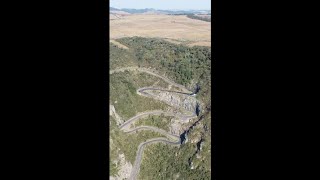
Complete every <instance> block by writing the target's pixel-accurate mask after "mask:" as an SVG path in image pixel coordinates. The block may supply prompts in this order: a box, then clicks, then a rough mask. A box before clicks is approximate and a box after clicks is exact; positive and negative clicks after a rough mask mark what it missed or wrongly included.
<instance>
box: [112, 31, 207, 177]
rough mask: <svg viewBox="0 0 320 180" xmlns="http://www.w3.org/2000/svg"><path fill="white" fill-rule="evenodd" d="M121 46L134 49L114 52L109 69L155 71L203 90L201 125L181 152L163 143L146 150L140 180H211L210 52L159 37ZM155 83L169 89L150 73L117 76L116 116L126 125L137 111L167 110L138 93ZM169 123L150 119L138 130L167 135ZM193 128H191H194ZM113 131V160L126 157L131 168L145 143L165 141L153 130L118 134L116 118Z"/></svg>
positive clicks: (159, 118)
mask: <svg viewBox="0 0 320 180" xmlns="http://www.w3.org/2000/svg"><path fill="white" fill-rule="evenodd" d="M117 41H118V42H120V43H121V44H123V45H125V46H127V47H128V48H129V49H121V48H117V47H116V46H112V47H110V53H111V55H110V57H111V59H110V66H111V67H110V69H116V68H119V67H128V66H140V67H145V68H149V67H151V68H155V69H156V70H157V71H158V72H159V73H160V74H165V76H166V77H168V78H169V79H171V80H173V81H174V82H177V83H179V84H182V85H185V86H186V87H188V88H189V89H190V90H194V89H195V87H196V86H197V85H198V86H199V87H200V90H199V92H198V93H197V96H196V98H197V99H198V100H199V101H200V102H201V113H200V116H199V118H200V121H199V123H198V124H196V125H194V127H193V128H191V129H190V130H189V133H188V142H187V143H185V144H182V145H181V146H180V147H173V146H171V145H167V144H163V143H156V144H152V145H148V146H146V148H145V150H144V155H143V160H142V163H141V167H140V173H139V179H211V175H210V173H211V117H210V115H211V113H210V111H211V79H210V76H211V49H210V48H208V47H201V46H195V47H188V46H184V45H178V44H173V43H169V42H167V41H164V40H161V39H156V38H141V37H134V38H122V39H117ZM156 82H158V84H157V86H160V87H164V88H167V86H168V84H167V83H166V82H164V81H163V80H161V79H159V78H157V77H154V76H151V75H149V74H146V73H135V72H131V71H126V72H122V73H115V74H112V75H111V77H110V99H111V103H112V104H113V105H114V106H115V109H116V111H117V113H118V114H119V115H120V116H121V117H122V118H124V119H125V120H127V119H128V118H130V117H133V116H134V115H136V114H137V113H138V112H143V111H148V110H155V109H166V108H167V107H168V105H166V104H164V103H162V102H159V101H157V100H154V99H152V98H146V97H142V96H139V95H138V94H137V93H136V90H137V89H138V88H141V87H146V86H151V85H153V84H154V83H156ZM115 102H117V103H115ZM170 120H171V117H162V116H150V117H148V118H146V119H141V120H139V121H137V122H136V124H135V126H136V127H137V126H139V125H149V126H155V127H159V128H161V129H164V130H168V128H169V127H168V124H169V123H168V122H170ZM192 123H193V122H190V123H188V124H190V126H191V124H192ZM110 130H111V132H110V136H111V139H112V140H113V145H112V146H113V147H112V148H111V153H110V156H111V159H112V158H116V157H117V156H118V155H119V154H121V153H124V154H125V157H126V159H127V160H129V161H130V162H131V163H132V164H133V162H134V159H135V155H136V151H137V147H138V145H139V144H140V143H141V142H143V141H145V140H147V139H150V138H154V137H163V136H161V135H160V134H158V133H155V132H152V131H140V132H139V133H133V134H125V133H124V132H122V131H120V130H119V129H118V127H117V126H116V124H115V120H114V119H111V122H110ZM200 142H202V143H201V150H200V149H199V144H200ZM118 149H120V150H118ZM191 167H193V169H191ZM110 170H111V175H112V174H116V172H117V168H116V166H115V164H113V163H112V162H110Z"/></svg>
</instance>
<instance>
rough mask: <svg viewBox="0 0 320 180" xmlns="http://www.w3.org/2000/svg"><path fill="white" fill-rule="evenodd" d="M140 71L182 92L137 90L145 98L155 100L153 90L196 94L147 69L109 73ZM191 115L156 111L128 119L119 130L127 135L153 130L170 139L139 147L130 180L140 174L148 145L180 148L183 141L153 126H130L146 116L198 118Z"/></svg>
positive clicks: (158, 140) (194, 114)
mask: <svg viewBox="0 0 320 180" xmlns="http://www.w3.org/2000/svg"><path fill="white" fill-rule="evenodd" d="M126 70H127V71H140V72H145V73H148V74H150V75H153V76H156V77H158V78H161V79H163V80H164V81H165V82H167V83H169V84H171V85H173V86H176V87H178V88H180V89H181V90H182V92H179V91H172V90H166V89H161V88H154V87H143V88H140V89H138V90H137V94H139V95H141V96H145V97H149V98H155V96H154V95H153V94H149V93H148V91H153V90H159V91H166V92H170V93H179V94H182V95H186V96H193V95H194V94H193V93H192V92H191V91H189V90H188V89H187V88H185V87H184V86H182V85H180V84H177V83H175V82H173V81H171V80H170V79H168V78H166V77H164V76H161V75H159V74H156V73H154V72H152V71H150V70H148V69H146V68H138V67H126V68H119V69H116V70H111V71H110V72H109V73H110V74H113V73H117V72H124V71H126ZM155 99H156V98H155ZM190 113H191V115H186V114H178V113H172V112H164V111H163V110H154V111H148V112H143V113H140V114H137V115H135V116H134V117H131V118H130V119H128V120H127V121H126V122H124V123H123V124H122V125H121V126H120V127H119V128H120V129H121V130H122V131H124V132H125V133H133V132H136V131H138V130H151V131H155V132H158V133H160V134H162V135H164V136H166V137H167V138H168V139H166V138H160V137H159V138H153V139H149V140H147V141H146V142H143V143H141V144H140V145H139V146H138V150H137V155H136V159H135V162H134V166H133V169H132V171H131V174H130V177H129V179H130V180H135V179H136V178H137V174H138V173H139V169H140V164H141V160H142V153H143V149H144V147H145V146H146V145H149V144H153V143H158V142H161V143H166V144H171V145H175V146H179V145H180V144H181V140H180V137H179V136H177V135H174V134H171V133H169V132H167V131H165V130H163V129H159V128H157V127H153V126H139V127H135V128H133V129H130V125H131V124H133V123H134V122H135V121H137V120H139V119H141V118H144V117H146V116H149V115H161V114H163V115H165V116H174V117H177V118H179V119H180V120H182V121H186V120H188V119H192V118H194V117H196V116H197V115H196V113H195V112H191V111H190Z"/></svg>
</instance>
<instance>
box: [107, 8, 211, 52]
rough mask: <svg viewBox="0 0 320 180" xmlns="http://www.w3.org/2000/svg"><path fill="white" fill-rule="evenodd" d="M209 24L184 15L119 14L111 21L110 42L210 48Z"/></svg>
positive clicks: (111, 18) (113, 16)
mask: <svg viewBox="0 0 320 180" xmlns="http://www.w3.org/2000/svg"><path fill="white" fill-rule="evenodd" d="M210 24H211V23H210V22H205V21H201V20H197V19H190V18H188V17H186V16H185V15H163V14H124V13H123V14H118V15H112V16H111V17H110V38H111V39H112V40H115V39H118V38H123V37H134V36H140V37H149V38H163V39H166V40H168V41H170V42H175V43H177V44H185V45H189V46H193V45H198V46H211V25H210Z"/></svg>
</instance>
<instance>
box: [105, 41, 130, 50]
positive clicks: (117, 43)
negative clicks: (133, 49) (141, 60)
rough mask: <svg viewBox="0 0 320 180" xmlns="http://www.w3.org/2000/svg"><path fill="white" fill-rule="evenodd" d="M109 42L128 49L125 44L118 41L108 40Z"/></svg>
mask: <svg viewBox="0 0 320 180" xmlns="http://www.w3.org/2000/svg"><path fill="white" fill-rule="evenodd" d="M110 42H111V43H112V44H114V45H116V46H118V47H119V48H122V49H129V48H128V47H127V46H125V45H123V44H121V43H119V42H118V41H115V40H110Z"/></svg>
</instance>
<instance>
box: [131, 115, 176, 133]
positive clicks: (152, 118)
mask: <svg viewBox="0 0 320 180" xmlns="http://www.w3.org/2000/svg"><path fill="white" fill-rule="evenodd" d="M172 118H173V117H168V116H164V115H160V116H156V115H149V116H148V117H147V118H143V119H140V120H139V121H138V122H136V123H135V126H136V127H138V126H141V125H145V126H153V127H158V128H159V129H163V130H166V131H169V124H170V121H171V119H172Z"/></svg>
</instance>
